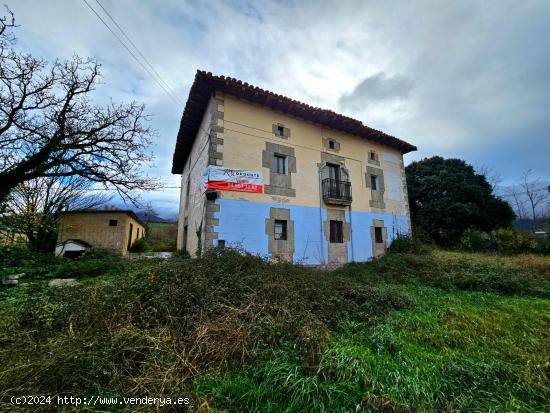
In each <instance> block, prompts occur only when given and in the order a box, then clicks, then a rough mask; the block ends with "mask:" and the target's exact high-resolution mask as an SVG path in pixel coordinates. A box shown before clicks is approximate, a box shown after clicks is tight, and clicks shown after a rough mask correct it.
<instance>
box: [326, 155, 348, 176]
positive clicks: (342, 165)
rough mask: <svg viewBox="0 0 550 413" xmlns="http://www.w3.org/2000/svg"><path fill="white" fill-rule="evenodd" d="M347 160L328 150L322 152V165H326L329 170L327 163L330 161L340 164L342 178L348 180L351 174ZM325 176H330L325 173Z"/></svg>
mask: <svg viewBox="0 0 550 413" xmlns="http://www.w3.org/2000/svg"><path fill="white" fill-rule="evenodd" d="M345 160H346V158H344V157H342V156H338V155H334V154H332V153H327V152H321V165H325V167H324V168H323V169H324V170H327V169H328V168H327V167H326V165H327V164H329V163H330V164H334V165H338V166H339V167H340V180H342V181H345V182H348V181H349V176H350V175H349V171H348V169H347V168H346V163H345ZM323 172H324V171H323ZM323 178H328V176H325V175H323Z"/></svg>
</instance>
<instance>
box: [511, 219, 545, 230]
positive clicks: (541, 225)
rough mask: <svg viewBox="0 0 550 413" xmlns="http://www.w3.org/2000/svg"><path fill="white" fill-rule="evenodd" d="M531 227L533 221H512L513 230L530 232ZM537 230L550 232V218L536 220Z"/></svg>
mask: <svg viewBox="0 0 550 413" xmlns="http://www.w3.org/2000/svg"><path fill="white" fill-rule="evenodd" d="M532 227H533V220H532V219H527V218H524V219H516V220H515V221H514V228H516V229H519V230H523V231H531V228H532ZM537 229H541V230H546V232H550V218H541V219H538V220H537Z"/></svg>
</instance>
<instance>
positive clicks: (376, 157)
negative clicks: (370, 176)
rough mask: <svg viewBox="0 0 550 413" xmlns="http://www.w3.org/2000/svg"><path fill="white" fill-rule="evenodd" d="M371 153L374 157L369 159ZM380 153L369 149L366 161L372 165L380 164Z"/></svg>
mask: <svg viewBox="0 0 550 413" xmlns="http://www.w3.org/2000/svg"><path fill="white" fill-rule="evenodd" d="M371 154H374V159H371ZM379 156H380V155H379V154H378V152H376V151H375V150H370V151H369V155H368V157H367V162H368V163H370V164H372V165H376V166H380V157H379Z"/></svg>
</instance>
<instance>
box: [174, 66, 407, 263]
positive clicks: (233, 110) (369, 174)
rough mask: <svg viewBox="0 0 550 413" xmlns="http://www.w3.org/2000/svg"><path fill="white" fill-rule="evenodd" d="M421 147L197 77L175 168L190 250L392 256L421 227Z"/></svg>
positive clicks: (299, 258)
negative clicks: (414, 178) (411, 202)
mask: <svg viewBox="0 0 550 413" xmlns="http://www.w3.org/2000/svg"><path fill="white" fill-rule="evenodd" d="M414 150H416V147H415V146H413V145H411V144H409V143H407V142H404V141H402V140H400V139H398V138H395V137H393V136H390V135H388V134H385V133H383V132H380V131H378V130H375V129H372V128H370V127H368V126H365V125H363V124H362V123H361V122H360V121H358V120H355V119H352V118H349V117H346V116H343V115H340V114H337V113H335V112H332V111H330V110H324V109H319V108H315V107H312V106H310V105H307V104H305V103H301V102H298V101H295V100H293V99H290V98H287V97H285V96H281V95H277V94H275V93H273V92H270V91H267V90H263V89H260V88H258V87H255V86H252V85H249V84H248V83H243V82H241V81H239V80H236V79H233V78H228V77H224V76H214V75H212V74H211V73H206V72H202V71H197V73H196V76H195V80H194V83H193V85H192V87H191V90H190V93H189V98H188V100H187V104H186V106H185V110H184V112H183V117H182V120H181V124H180V129H179V132H178V135H177V142H176V147H175V151H174V157H173V164H172V173H174V174H181V196H180V211H179V220H178V249H187V250H188V251H189V252H190V253H191V255H194V254H195V253H196V251H197V250H198V247H199V245H200V247H201V248H202V249H203V250H204V249H205V248H208V247H212V246H239V247H242V248H244V249H245V250H247V251H249V252H251V253H256V254H260V255H262V256H269V257H271V258H273V259H284V260H289V261H294V262H299V263H304V264H313V265H319V264H329V265H340V264H343V263H346V262H351V261H365V260H368V259H369V258H371V257H375V256H379V255H382V254H384V252H385V251H386V248H387V247H388V245H389V244H390V243H391V241H392V239H393V238H395V237H396V236H397V235H398V234H400V233H401V234H405V233H408V232H409V231H410V219H409V206H408V201H407V186H406V180H405V170H404V163H403V155H404V154H406V153H408V152H411V151H414Z"/></svg>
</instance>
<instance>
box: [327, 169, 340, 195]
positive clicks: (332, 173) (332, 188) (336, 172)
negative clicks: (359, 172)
mask: <svg viewBox="0 0 550 413" xmlns="http://www.w3.org/2000/svg"><path fill="white" fill-rule="evenodd" d="M327 168H328V177H329V179H330V181H329V193H330V195H331V198H336V199H337V198H340V185H339V181H340V166H339V165H334V164H332V163H327Z"/></svg>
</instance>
